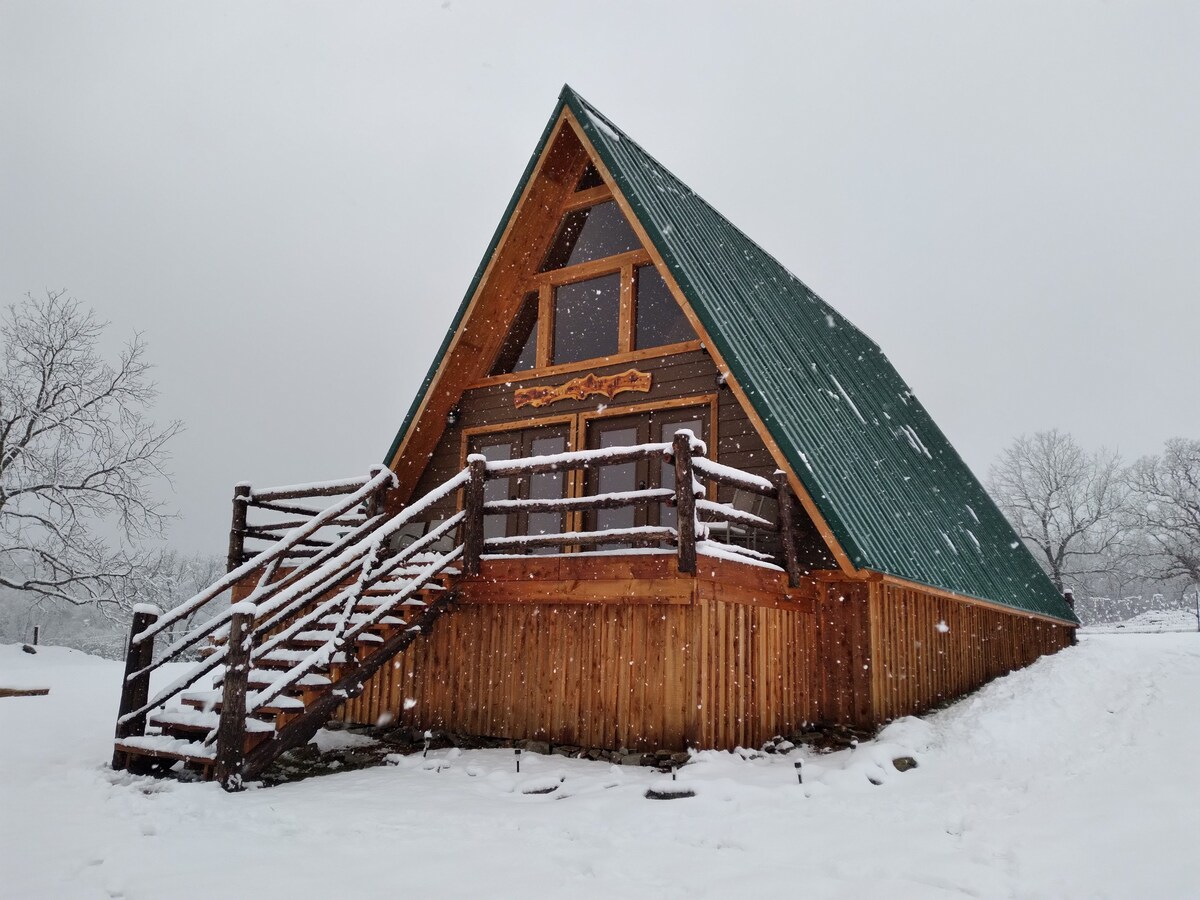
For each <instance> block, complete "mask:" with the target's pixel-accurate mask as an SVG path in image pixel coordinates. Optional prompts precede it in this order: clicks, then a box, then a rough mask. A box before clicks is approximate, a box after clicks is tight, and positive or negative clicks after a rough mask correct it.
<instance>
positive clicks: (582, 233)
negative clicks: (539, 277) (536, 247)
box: [542, 200, 641, 272]
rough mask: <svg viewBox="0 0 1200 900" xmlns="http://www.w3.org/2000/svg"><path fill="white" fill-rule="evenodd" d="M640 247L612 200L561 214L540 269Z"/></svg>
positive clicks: (583, 261) (580, 261)
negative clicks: (556, 229) (556, 230)
mask: <svg viewBox="0 0 1200 900" xmlns="http://www.w3.org/2000/svg"><path fill="white" fill-rule="evenodd" d="M640 246H641V244H639V243H638V239H637V235H636V234H634V233H633V229H632V228H630V227H629V223H628V222H627V221H626V220H625V216H623V215H622V214H621V210H620V208H619V207H618V206H617V204H616V202H615V201H613V200H609V201H607V202H606V203H597V204H596V205H595V206H589V207H588V208H587V209H577V210H574V211H573V212H569V213H567V214H566V215H565V216H563V218H562V222H560V223H559V226H558V233H557V234H556V235H555V236H554V243H553V244H551V245H550V252H548V253H547V254H546V261H545V262H543V263H542V271H543V272H549V271H550V270H551V269H561V268H563V267H564V266H573V265H576V264H577V263H585V262H591V261H592V260H593V259H603V258H604V257H606V256H613V255H614V254H617V253H624V252H625V251H627V250H636V249H637V248H638V247H640Z"/></svg>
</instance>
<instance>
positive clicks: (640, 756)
mask: <svg viewBox="0 0 1200 900" xmlns="http://www.w3.org/2000/svg"><path fill="white" fill-rule="evenodd" d="M654 763H655V756H654V754H653V753H626V754H624V755H622V757H621V765H623V766H652V765H654Z"/></svg>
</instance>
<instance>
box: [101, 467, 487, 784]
mask: <svg viewBox="0 0 1200 900" xmlns="http://www.w3.org/2000/svg"><path fill="white" fill-rule="evenodd" d="M391 479H392V475H391V473H390V472H386V471H380V472H376V473H374V474H373V476H372V477H371V478H369V479H366V480H365V481H359V482H354V483H353V484H351V485H349V487H350V488H351V490H349V494H350V496H349V497H347V498H344V499H343V500H341V501H340V502H339V503H336V504H334V505H333V506H331V507H330V508H328V509H326V510H323V511H319V513H318V515H316V516H314V517H313V519H312V520H309V521H307V522H301V523H289V524H294V525H296V527H295V528H293V529H291V530H290V531H289V532H288V533H287V534H286V535H284V536H283V537H282V538H281V539H280V540H279V541H277V542H276V543H275V544H273V545H272V546H271V547H269V548H267V549H266V550H264V551H262V552H260V553H258V554H257V555H254V556H252V557H251V558H250V559H248V560H246V561H245V562H244V563H242V564H241V565H239V566H237V567H235V568H233V570H232V571H231V572H230V573H229V574H228V575H226V576H225V578H223V579H221V580H220V581H218V582H217V583H216V584H214V585H212V586H211V587H210V588H208V589H206V590H205V591H202V592H201V593H200V594H198V595H196V597H193V598H192V599H191V600H189V601H188V602H187V603H185V604H183V605H182V606H180V607H179V608H178V609H176V610H173V611H172V612H171V614H169V615H168V616H160V615H159V614H158V613H157V611H156V610H153V609H144V608H143V609H139V610H137V611H136V612H135V615H134V623H133V628H132V631H131V636H130V649H129V653H128V655H127V658H126V678H125V683H124V690H123V692H122V700H121V711H120V713H119V715H118V720H117V734H116V740H115V744H114V753H113V767H114V768H116V769H127V770H130V771H134V772H141V773H151V774H160V773H164V772H166V771H168V770H171V769H175V768H178V767H179V764H180V763H182V768H183V769H186V770H190V771H191V772H192V773H194V774H195V775H196V776H198V777H201V778H205V779H209V778H217V779H218V780H220V781H221V783H222V785H223V786H225V787H226V788H227V789H229V790H237V789H239V788H240V787H241V786H242V784H243V783H244V781H246V780H252V779H254V778H256V777H258V776H259V775H260V774H261V773H262V772H263V771H264V770H265V769H266V768H267V767H268V766H269V765H270V764H271V763H272V762H273V761H274V760H275V759H276V758H277V757H278V756H279V755H280V754H281V753H284V752H286V751H287V750H290V749H292V748H294V747H298V746H300V745H302V744H304V743H307V742H308V741H309V740H311V738H312V737H313V735H315V734H316V732H317V731H318V730H319V729H320V728H321V727H322V726H323V725H324V724H325V723H326V722H327V721H329V719H330V717H331V716H332V715H333V714H334V713H335V712H336V711H337V709H338V707H340V706H341V705H342V704H343V703H345V702H346V701H347V700H349V699H350V698H352V697H355V696H357V695H358V694H359V693H361V691H362V689H363V685H364V683H365V682H366V681H367V679H369V678H370V677H371V676H372V675H373V674H375V673H376V672H377V671H379V669H380V668H382V667H383V666H384V665H385V664H387V663H388V662H389V661H390V660H392V659H393V658H394V657H395V656H396V655H397V654H399V653H402V652H403V651H404V649H405V648H407V647H408V645H409V644H411V643H412V642H413V641H414V640H415V639H416V638H417V637H418V636H419V635H420V634H422V633H427V632H428V630H429V629H430V628H431V627H432V626H433V624H434V622H436V620H437V619H438V617H440V616H441V615H443V614H444V613H445V612H446V611H447V609H449V608H450V607H451V606H452V604H453V601H454V597H455V590H454V587H455V582H456V579H457V578H458V576H459V574H460V573H459V569H458V568H456V567H455V565H454V564H455V563H456V562H457V561H458V560H459V559H460V558H461V556H462V551H463V547H462V545H461V544H457V545H456V546H454V547H453V549H450V550H448V551H447V550H444V549H443V550H442V551H440V552H434V551H433V550H432V548H433V547H435V546H437V545H438V544H439V542H440V543H442V544H444V543H446V542H447V541H452V539H453V537H454V535H455V534H456V533H457V530H458V528H459V527H460V525H461V521H462V518H463V515H462V513H458V514H456V515H454V516H452V517H450V518H449V519H447V520H445V521H444V522H442V523H441V524H439V525H438V526H437V527H435V528H433V529H432V530H431V531H429V533H428V534H426V535H424V536H423V537H420V538H418V539H417V540H415V541H413V542H412V543H411V544H409V545H408V546H407V547H404V548H402V549H397V548H396V547H395V546H394V545H395V544H396V543H397V542H396V541H395V540H394V538H395V537H396V536H398V535H399V534H400V533H401V532H402V529H403V528H404V526H406V525H408V524H409V523H411V522H413V521H416V520H417V519H418V517H419V515H420V514H421V513H422V512H423V511H425V510H427V509H428V508H429V507H430V506H432V505H433V504H434V503H436V502H437V501H438V500H441V499H443V498H445V497H446V496H448V495H449V494H450V493H451V492H453V491H455V490H457V489H458V487H460V486H461V484H462V482H463V481H464V480H465V471H464V473H461V475H460V476H459V477H456V478H453V479H451V480H450V481H449V482H447V483H446V484H444V485H442V486H441V487H439V488H438V489H436V490H434V491H432V492H430V494H428V495H427V496H426V497H425V498H422V500H420V501H418V502H417V503H414V504H411V505H410V506H408V507H407V508H406V509H404V510H402V511H401V512H400V513H397V514H395V515H387V514H385V513H383V512H381V511H379V510H382V508H383V505H382V502H374V503H371V502H368V501H371V498H373V497H375V498H378V497H379V496H380V494H381V492H382V491H383V490H386V488H387V487H388V486H390V484H391ZM333 484H337V485H339V486H342V487H346V483H333ZM355 485H359V487H358V489H357V490H352V488H353V487H354V486H355ZM315 487H317V488H321V487H322V486H320V485H318V486H315ZM310 489H311V486H310ZM279 493H281V492H280V491H279V490H276V491H275V492H274V494H272V493H271V492H261V493H260V494H259V495H258V496H260V497H261V496H274V495H278V494H279ZM292 493H293V494H294V491H293V492H292ZM240 496H242V497H245V498H247V499H245V500H244V501H243V502H245V503H250V502H252V501H253V497H254V496H255V495H254V494H252V493H250V492H245V493H243V494H240ZM290 496H291V494H289V497H290ZM364 502H367V507H366V509H365V512H364V515H363V516H362V517H361V518H357V517H350V518H347V513H348V512H349V511H351V510H353V509H354V508H356V507H357V506H358V505H359V504H361V503H364ZM288 509H295V507H288ZM237 521H238V515H237V513H236V512H235V525H236V522H237ZM241 521H242V522H243V523H244V522H245V517H244V515H243V516H242V519H241ZM330 523H336V524H337V525H338V526H339V527H346V526H349V528H350V530H349V531H342V530H339V531H337V532H336V534H337V537H336V538H334V539H320V538H316V537H313V535H314V534H319V533H321V529H322V528H324V529H326V531H325V533H326V534H327V533H328V530H329V527H330ZM297 551H298V555H292V554H296V553H297ZM284 563H286V565H285V564H284ZM247 583H251V584H253V585H254V586H253V589H252V590H251V591H250V593H249V596H248V597H247V598H246V599H245V600H243V601H241V602H238V603H234V604H232V605H231V606H229V607H226V608H225V609H224V610H222V611H220V612H218V614H216V615H215V616H213V617H212V618H211V619H209V620H208V621H207V622H205V623H204V624H202V625H200V626H199V627H197V628H195V629H193V630H192V631H190V632H188V633H187V634H185V635H184V636H183V637H181V638H178V639H176V640H175V641H174V642H173V643H172V644H171V645H170V646H168V647H167V648H166V650H165V651H164V653H163V654H162V656H161V657H160V658H159V659H157V660H155V659H154V650H153V646H154V638H155V636H156V635H157V634H161V633H163V632H164V631H166V630H167V628H168V627H169V625H170V624H171V623H173V622H176V623H177V622H179V621H181V620H186V618H190V617H191V616H193V615H194V614H195V612H196V610H197V609H199V608H201V607H202V606H204V605H206V604H208V603H209V602H211V601H212V600H213V599H214V598H216V597H218V596H221V595H223V594H224V593H225V592H226V591H228V590H230V589H231V588H233V587H234V586H235V585H240V586H242V588H243V589H245V587H244V586H245V585H246V584H247ZM189 651H190V652H191V653H192V654H193V655H195V656H198V657H200V659H199V661H198V662H195V663H194V665H193V666H192V667H191V669H190V670H189V671H187V672H186V674H185V675H184V676H183V677H180V678H177V679H176V680H175V681H174V682H172V683H171V684H169V685H168V686H167V687H165V688H164V689H162V690H161V691H159V693H158V694H156V695H155V696H154V697H153V698H151V697H150V696H149V694H150V692H149V687H150V676H151V674H152V673H153V672H155V671H157V670H160V669H161V667H162V666H163V665H164V664H165V663H167V662H171V661H174V660H177V659H179V658H180V657H181V656H182V655H183V654H184V653H185V652H189ZM210 674H211V676H212V679H211V680H212V685H213V687H212V688H209V689H197V686H198V684H199V683H200V682H201V680H202V679H203V678H204V677H205V676H206V675H210Z"/></svg>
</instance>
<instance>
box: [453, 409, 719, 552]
mask: <svg viewBox="0 0 1200 900" xmlns="http://www.w3.org/2000/svg"><path fill="white" fill-rule="evenodd" d="M708 420H709V413H708V407H707V406H697V407H685V408H681V409H673V410H649V411H646V412H642V413H638V414H636V415H629V416H581V417H580V422H579V428H578V430H577V433H578V434H580V435H581V436H582V440H581V443H582V445H583V446H582V447H580V448H578V449H583V447H587V448H591V449H600V448H607V447H630V446H633V445H636V444H649V443H659V442H664V443H669V442H670V441H671V439H672V438H673V437H674V435H675V432H676V431H678V430H680V429H683V428H687V429H690V430H691V431H692V432H693V433H694V434H695V435H696V436H697V437H699V438H701V439H702V440H706V439H707V437H708V432H709V421H708ZM468 449H469V450H470V452H472V453H482V454H483V455H484V456H485V457H486V458H487V459H488V460H489V461H500V460H510V459H521V458H528V457H531V456H548V455H551V454H555V453H563V452H566V451H567V450H570V449H573V448H572V447H571V428H570V427H568V426H567V425H565V424H555V425H541V426H538V427H534V428H525V429H520V430H514V431H504V432H492V433H488V434H478V435H475V436H474V437H473V438H472V439H471V440H470V442H469V446H468ZM674 487H675V468H674V466H673V465H670V464H668V463H665V461H664V460H662V459H660V458H654V459H643V460H636V461H634V462H625V463H611V464H608V465H602V466H597V467H595V468H592V469H589V470H587V472H586V473H584V474H582V475H579V474H572V473H569V472H552V473H543V474H537V475H528V474H521V475H512V476H510V477H507V478H496V479H490V480H489V481H488V483H487V487H486V490H485V494H484V499H485V500H487V501H496V500H553V499H557V498H561V497H569V496H578V495H594V494H609V493H618V492H624V491H635V490H644V489H647V488H667V489H673V488H674ZM675 521H676V516H675V509H674V507H673V506H672V505H670V504H668V503H665V502H664V503H655V504H639V505H637V506H630V507H621V508H617V509H601V510H595V511H592V512H588V513H586V514H579V513H562V512H527V511H523V510H511V511H500V512H493V513H490V514H489V515H487V516H486V517H485V519H484V536H485V537H486V538H498V537H506V536H517V535H530V536H538V535H548V534H560V533H563V532H566V531H572V530H576V529H582V530H586V531H598V530H610V529H612V530H620V529H626V528H635V527H638V526H643V525H659V526H673V525H674V524H675ZM606 546H607V547H609V548H610V549H611V548H613V547H622V546H631V543H630V542H629V541H622V540H620V539H619V538H614V541H613V543H612V544H610V545H606ZM535 552H543V553H555V552H559V548H554V547H551V548H543V549H540V550H538V551H535Z"/></svg>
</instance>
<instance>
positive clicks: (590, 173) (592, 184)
mask: <svg viewBox="0 0 1200 900" xmlns="http://www.w3.org/2000/svg"><path fill="white" fill-rule="evenodd" d="M602 184H604V179H603V178H601V177H600V173H599V172H597V171H596V167H595V166H593V165H592V164H591V163H588V164H587V168H586V169H584V170H583V174H582V175H580V176H579V184H577V185H575V190H576V191H586V190H589V189H591V188H597V187H600V185H602Z"/></svg>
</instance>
